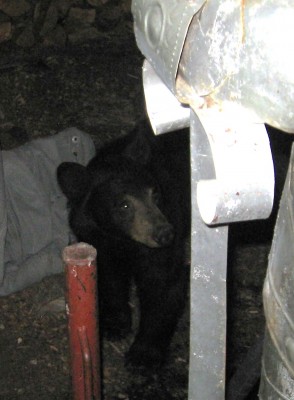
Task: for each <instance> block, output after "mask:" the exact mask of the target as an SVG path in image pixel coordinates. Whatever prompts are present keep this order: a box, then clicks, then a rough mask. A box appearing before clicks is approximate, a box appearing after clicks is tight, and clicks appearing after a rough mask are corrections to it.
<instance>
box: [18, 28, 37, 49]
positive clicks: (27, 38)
mask: <svg viewBox="0 0 294 400" xmlns="http://www.w3.org/2000/svg"><path fill="white" fill-rule="evenodd" d="M16 44H17V45H18V46H20V47H32V46H33V45H34V44H35V35H34V31H33V25H32V24H28V25H27V26H26V27H25V29H24V30H23V31H22V32H21V33H20V34H19V36H18V38H17V39H16Z"/></svg>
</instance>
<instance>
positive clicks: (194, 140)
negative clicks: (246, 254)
mask: <svg viewBox="0 0 294 400" xmlns="http://www.w3.org/2000/svg"><path fill="white" fill-rule="evenodd" d="M190 142H191V192H192V232H191V233H192V235H191V236H192V237H191V240H192V246H191V248H192V255H191V256H192V259H191V263H192V264H191V328H190V370H189V400H212V399H213V400H222V399H224V395H225V350H226V347H225V346H226V266H227V238H228V228H227V226H216V227H215V226H213V227H209V226H207V225H205V224H204V222H203V220H202V219H201V217H200V214H199V210H198V205H197V201H196V191H197V183H198V182H199V181H200V180H201V179H213V178H215V172H214V166H213V159H212V155H211V153H210V146H209V143H208V139H207V136H206V133H205V131H204V129H203V127H202V125H201V123H200V121H199V119H198V117H197V116H196V114H195V113H194V112H193V111H191V139H190Z"/></svg>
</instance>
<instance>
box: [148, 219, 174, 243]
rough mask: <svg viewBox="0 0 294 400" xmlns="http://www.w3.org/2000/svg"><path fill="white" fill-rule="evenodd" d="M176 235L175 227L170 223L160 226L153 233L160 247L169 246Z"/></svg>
mask: <svg viewBox="0 0 294 400" xmlns="http://www.w3.org/2000/svg"><path fill="white" fill-rule="evenodd" d="M174 236H175V233H174V228H173V226H172V225H171V224H168V223H166V224H164V225H160V226H158V227H157V228H156V229H155V232H154V233H153V239H154V241H155V242H156V243H157V244H158V245H159V246H160V247H166V246H169V245H170V244H171V243H172V241H173V240H174Z"/></svg>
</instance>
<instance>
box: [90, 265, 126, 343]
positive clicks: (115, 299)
mask: <svg viewBox="0 0 294 400" xmlns="http://www.w3.org/2000/svg"><path fill="white" fill-rule="evenodd" d="M129 291H130V276H129V275H128V274H125V273H124V272H122V271H120V270H116V271H115V270H113V269H112V268H111V266H109V268H107V267H106V268H99V274H98V295H99V313H100V316H101V327H102V334H105V335H106V336H108V337H109V338H113V339H119V338H122V337H124V336H126V335H127V334H128V333H129V332H130V330H131V326H132V318H131V310H130V306H129Z"/></svg>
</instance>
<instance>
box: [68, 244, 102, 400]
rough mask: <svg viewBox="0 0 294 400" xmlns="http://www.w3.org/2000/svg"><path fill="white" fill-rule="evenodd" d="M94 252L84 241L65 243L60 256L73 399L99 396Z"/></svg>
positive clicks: (89, 399)
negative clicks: (64, 291) (62, 263)
mask: <svg viewBox="0 0 294 400" xmlns="http://www.w3.org/2000/svg"><path fill="white" fill-rule="evenodd" d="M96 255H97V252H96V250H95V249H94V247H92V246H90V245H88V244H86V243H76V244H73V245H71V246H67V247H66V248H65V249H64V251H63V255H62V257H63V261H64V263H65V272H66V284H67V304H66V310H67V316H68V328H69V343H70V353H71V370H72V384H73V399H74V400H100V399H101V385H100V360H99V356H100V354H99V336H98V326H97V316H98V313H97V305H98V300H97V271H96Z"/></svg>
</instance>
